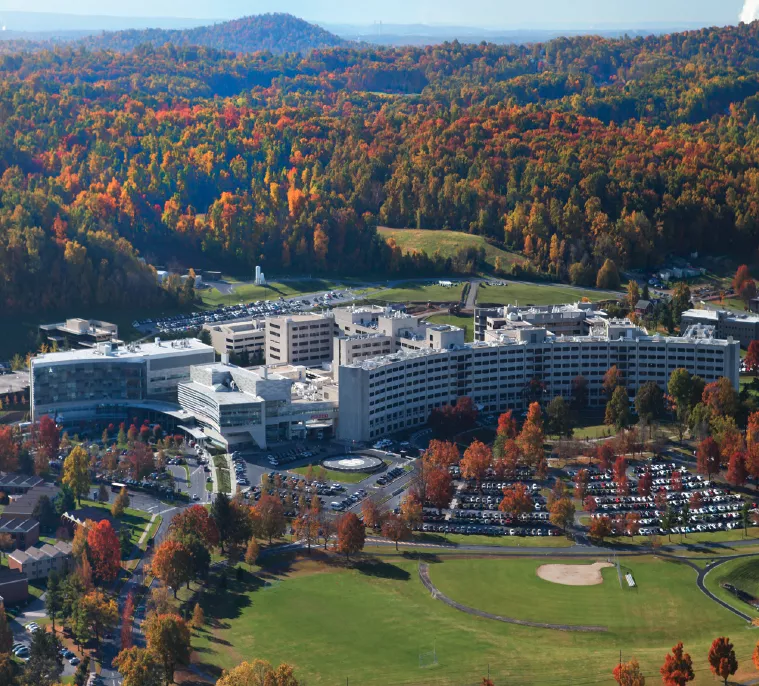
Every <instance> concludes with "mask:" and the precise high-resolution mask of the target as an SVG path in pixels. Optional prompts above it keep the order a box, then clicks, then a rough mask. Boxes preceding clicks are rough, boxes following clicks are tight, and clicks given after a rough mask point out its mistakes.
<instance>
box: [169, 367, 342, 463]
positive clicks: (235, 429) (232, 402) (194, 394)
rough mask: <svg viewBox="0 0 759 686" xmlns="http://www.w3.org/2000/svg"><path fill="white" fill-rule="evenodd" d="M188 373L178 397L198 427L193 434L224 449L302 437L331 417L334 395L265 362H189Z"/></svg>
mask: <svg viewBox="0 0 759 686" xmlns="http://www.w3.org/2000/svg"><path fill="white" fill-rule="evenodd" d="M290 371H293V370H290ZM294 373H296V374H298V372H297V371H296V372H294ZM191 377H192V378H191V381H189V382H188V383H183V384H181V385H180V386H179V402H180V405H181V406H182V408H183V409H184V410H185V411H187V412H188V413H191V414H192V415H193V416H194V417H195V420H196V422H197V424H198V427H199V428H200V430H202V435H201V434H197V435H196V438H204V439H208V440H209V441H211V442H212V443H214V444H216V445H219V446H222V447H225V448H229V449H230V450H232V449H244V448H249V447H253V446H258V447H260V448H265V447H266V446H267V444H268V443H271V442H280V441H285V440H290V439H292V438H305V437H306V436H307V435H308V432H309V431H311V430H313V431H324V429H325V428H327V427H330V428H331V427H332V425H333V424H334V422H335V420H336V418H337V402H336V400H326V399H324V395H323V393H319V392H317V391H316V389H314V388H311V385H310V384H308V383H305V382H302V381H293V379H292V378H289V376H285V375H284V374H278V373H276V372H275V371H271V370H269V369H268V368H267V367H258V368H256V369H241V368H240V367H235V366H234V365H230V364H223V363H220V364H213V365H205V366H202V367H193V368H192V370H191ZM296 378H300V377H299V376H296ZM335 395H336V393H335Z"/></svg>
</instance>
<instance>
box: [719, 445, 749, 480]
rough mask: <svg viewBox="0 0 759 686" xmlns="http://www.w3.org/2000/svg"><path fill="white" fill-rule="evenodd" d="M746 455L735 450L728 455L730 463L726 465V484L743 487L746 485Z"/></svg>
mask: <svg viewBox="0 0 759 686" xmlns="http://www.w3.org/2000/svg"><path fill="white" fill-rule="evenodd" d="M747 477H748V474H747V473H746V453H744V452H743V451H740V450H736V451H735V452H734V453H733V454H732V455H730V461H729V462H728V465H727V476H726V477H725V478H726V479H727V482H728V483H730V484H732V485H733V486H743V484H745V483H746V478H747Z"/></svg>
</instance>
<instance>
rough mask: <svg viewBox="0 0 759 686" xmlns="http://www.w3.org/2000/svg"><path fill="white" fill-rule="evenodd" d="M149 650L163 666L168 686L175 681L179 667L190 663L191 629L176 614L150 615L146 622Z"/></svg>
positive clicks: (146, 637) (145, 628) (146, 638)
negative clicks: (175, 674) (175, 673)
mask: <svg viewBox="0 0 759 686" xmlns="http://www.w3.org/2000/svg"><path fill="white" fill-rule="evenodd" d="M144 631H145V641H146V647H147V649H148V650H149V651H150V652H151V653H153V654H154V655H156V657H157V658H158V660H159V661H160V662H161V664H162V665H163V670H164V679H165V681H166V685H167V686H168V685H169V684H171V683H172V682H173V681H174V671H175V670H176V667H177V665H186V664H188V663H189V661H190V638H191V637H190V628H189V627H188V626H187V623H186V622H185V621H184V620H183V619H182V618H181V617H179V616H177V615H174V614H164V615H149V616H148V617H147V619H146V620H145V622H144Z"/></svg>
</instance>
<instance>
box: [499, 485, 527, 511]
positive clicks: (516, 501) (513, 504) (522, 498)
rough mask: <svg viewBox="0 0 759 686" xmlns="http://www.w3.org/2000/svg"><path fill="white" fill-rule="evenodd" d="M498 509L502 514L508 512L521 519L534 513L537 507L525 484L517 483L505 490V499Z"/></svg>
mask: <svg viewBox="0 0 759 686" xmlns="http://www.w3.org/2000/svg"><path fill="white" fill-rule="evenodd" d="M498 509H499V510H500V511H501V512H508V513H510V514H511V515H512V516H514V517H519V516H520V515H525V514H528V513H530V512H533V511H534V509H535V505H534V503H533V500H532V496H531V495H530V492H529V491H528V490H527V486H525V485H524V484H523V483H517V484H513V485H511V486H506V487H505V488H504V489H503V499H502V500H501V503H500V505H498Z"/></svg>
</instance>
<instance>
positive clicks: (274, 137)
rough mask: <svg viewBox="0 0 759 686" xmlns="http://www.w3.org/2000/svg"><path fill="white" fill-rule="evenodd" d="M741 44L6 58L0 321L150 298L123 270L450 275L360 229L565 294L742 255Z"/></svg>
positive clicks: (753, 220) (754, 179)
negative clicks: (518, 254) (467, 247)
mask: <svg viewBox="0 0 759 686" xmlns="http://www.w3.org/2000/svg"><path fill="white" fill-rule="evenodd" d="M757 45H759V24H757V23H754V24H751V25H741V26H739V27H732V28H725V29H705V30H702V31H694V32H689V33H684V34H675V35H670V36H661V37H649V38H635V39H622V40H611V39H604V38H597V37H596V38H594V37H580V38H571V39H559V40H555V41H551V42H549V43H545V44H536V45H531V46H496V45H489V44H481V45H476V46H475V45H460V44H458V43H447V44H444V45H439V46H434V47H429V48H405V49H400V48H398V49H388V50H381V49H359V48H334V49H328V50H315V51H311V52H309V53H307V54H305V55H301V54H298V53H286V54H280V55H275V54H273V53H270V52H259V53H253V54H242V53H233V52H223V51H218V50H215V49H212V48H206V47H197V46H176V45H164V46H161V47H155V46H151V45H141V46H138V47H137V48H135V49H134V50H133V51H131V52H126V53H124V52H119V51H94V52H93V51H89V50H87V49H85V48H82V47H59V48H56V49H54V50H50V51H41V52H26V53H25V52H20V53H16V54H5V55H3V56H2V57H0V120H1V121H2V122H3V123H2V127H0V174H1V176H0V302H2V303H3V305H4V307H5V309H6V310H11V311H12V310H14V309H20V308H30V307H35V308H45V307H47V308H53V307H59V306H62V305H64V304H66V303H70V302H78V301H77V300H76V299H77V298H80V297H82V296H81V295H80V292H79V291H78V290H77V289H76V288H75V286H74V284H75V283H76V282H77V280H79V281H82V279H84V281H85V282H86V283H87V284H91V288H90V290H89V291H88V292H89V293H90V296H89V297H90V298H92V297H97V298H99V299H100V300H103V301H104V302H108V303H114V304H120V302H121V300H120V299H123V298H124V297H125V296H124V294H123V288H124V287H125V286H124V284H123V282H124V279H127V278H140V279H143V280H144V283H147V280H149V279H148V277H149V275H150V270H149V268H147V267H146V266H144V265H142V263H141V262H140V261H139V260H138V258H137V254H138V253H136V252H135V250H136V251H139V253H140V254H142V255H143V256H144V257H147V258H148V260H153V259H155V260H161V261H167V260H169V259H171V258H173V257H176V258H178V259H179V260H181V261H185V262H186V263H190V262H192V263H206V264H214V265H216V266H218V267H219V268H222V267H229V268H234V267H237V268H250V267H252V266H253V265H255V264H263V266H264V268H265V269H266V270H267V271H269V272H280V273H281V272H284V271H291V272H293V273H333V274H338V273H339V274H367V273H389V274H401V273H411V272H413V273H417V274H418V273H432V272H434V271H436V270H437V271H445V270H446V269H450V266H451V265H450V263H448V264H446V263H445V262H444V261H442V260H435V259H434V257H433V258H432V259H430V258H425V257H422V256H411V257H403V256H401V255H400V252H399V251H398V250H397V249H394V248H393V246H392V245H391V246H388V245H387V244H385V243H384V242H383V241H381V240H380V239H379V237H378V236H377V234H376V231H375V227H376V226H377V225H378V224H384V225H389V226H394V227H406V226H414V227H421V228H432V229H434V228H441V229H442V228H446V229H453V230H458V231H465V232H470V233H476V234H480V235H483V236H485V237H487V238H488V239H489V240H492V241H494V242H497V243H499V244H502V245H505V246H507V247H510V248H512V249H515V250H519V251H523V252H524V253H525V254H526V255H527V256H528V257H530V259H531V261H532V263H533V265H534V268H535V269H538V270H541V271H544V272H547V273H548V272H550V273H551V274H552V275H554V276H555V277H558V278H569V277H570V275H572V278H575V279H576V280H580V279H583V278H585V277H584V276H583V274H586V275H587V274H594V273H595V270H597V269H598V267H599V266H600V265H601V264H603V263H604V261H605V260H607V259H612V260H613V261H614V262H615V263H616V264H617V265H618V266H619V267H620V268H627V267H651V266H656V265H657V264H660V263H661V261H662V260H664V259H665V258H666V256H667V255H668V254H672V253H676V254H685V253H688V252H691V251H694V250H702V251H716V252H719V253H725V252H733V253H736V254H740V255H742V256H744V257H745V256H747V255H751V256H753V255H754V254H755V253H754V251H755V250H756V248H757V245H759V164H758V163H759V145H757V143H758V142H759V121H758V120H757V116H756V115H757V112H759V74H758V73H757V66H759V55H757V47H756V46H757ZM82 264H83V265H85V266H84V267H83V269H84V272H86V276H82V274H81V273H80V272H79V271H77V265H82ZM578 266H581V267H582V269H578V268H577V267H578ZM573 267H574V269H573ZM40 274H45V275H53V277H54V279H55V283H56V284H59V287H56V288H53V289H50V288H49V284H45V283H42V282H41V280H40V279H39V275H40ZM131 275H136V276H131ZM101 278H102V280H103V283H108V282H109V280H110V281H111V284H112V285H111V287H110V288H100V287H99V286H98V283H99V279H101ZM141 283H143V281H141ZM85 290H86V289H85Z"/></svg>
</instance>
